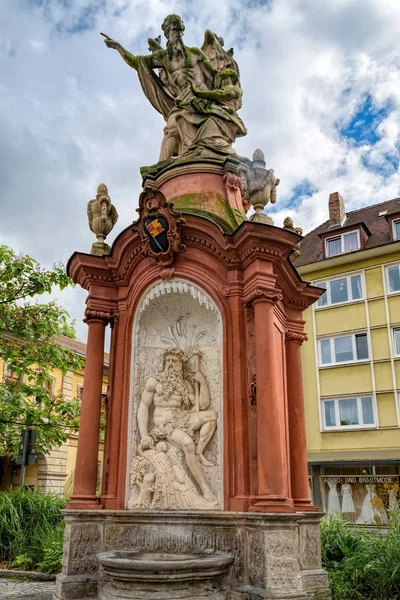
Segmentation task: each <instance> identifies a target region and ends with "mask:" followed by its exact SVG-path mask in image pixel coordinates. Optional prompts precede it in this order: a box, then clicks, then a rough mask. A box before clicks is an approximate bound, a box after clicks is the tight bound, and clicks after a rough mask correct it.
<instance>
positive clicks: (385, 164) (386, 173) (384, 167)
mask: <svg viewBox="0 0 400 600" xmlns="http://www.w3.org/2000/svg"><path fill="white" fill-rule="evenodd" d="M381 159H382V160H380V161H379V162H374V161H373V160H371V159H370V157H369V155H368V154H365V155H363V156H362V157H361V163H362V165H363V167H365V168H366V169H368V171H372V172H373V173H376V174H377V175H380V176H381V177H385V178H386V177H390V176H391V175H393V173H396V171H397V170H398V168H399V156H398V155H397V156H395V155H394V154H391V153H389V152H386V153H385V154H383V155H382V156H381Z"/></svg>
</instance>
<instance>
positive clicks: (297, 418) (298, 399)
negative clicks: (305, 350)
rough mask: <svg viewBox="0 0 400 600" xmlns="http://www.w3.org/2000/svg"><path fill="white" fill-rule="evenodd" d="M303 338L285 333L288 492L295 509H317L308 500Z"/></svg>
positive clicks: (295, 332)
mask: <svg viewBox="0 0 400 600" xmlns="http://www.w3.org/2000/svg"><path fill="white" fill-rule="evenodd" d="M306 340H307V336H306V334H305V333H302V332H298V331H291V330H288V331H287V332H286V381H287V393H288V414H289V448H290V451H289V452H290V474H291V495H292V498H293V501H294V508H295V510H296V511H302V512H304V511H318V509H317V508H315V506H313V504H312V501H311V499H310V492H309V487H308V466H307V448H306V424H305V417H304V394H303V376H302V370H301V344H302V343H303V342H304V341H306Z"/></svg>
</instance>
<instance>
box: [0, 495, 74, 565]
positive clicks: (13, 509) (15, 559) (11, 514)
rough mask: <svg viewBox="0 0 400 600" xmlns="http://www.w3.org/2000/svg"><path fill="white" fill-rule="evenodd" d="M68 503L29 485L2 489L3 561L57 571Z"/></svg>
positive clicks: (0, 542) (0, 533) (0, 528)
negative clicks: (23, 487)
mask: <svg viewBox="0 0 400 600" xmlns="http://www.w3.org/2000/svg"><path fill="white" fill-rule="evenodd" d="M65 503H66V501H65V500H64V499H62V498H59V497H57V496H52V495H50V494H49V495H44V494H41V493H38V492H33V491H31V490H29V489H23V490H18V491H15V492H14V491H2V492H0V561H1V562H6V563H9V564H10V565H11V564H12V565H13V566H14V567H15V566H18V565H19V564H24V565H25V567H26V568H31V569H36V568H40V569H41V570H47V569H50V571H47V572H54V570H55V569H56V565H60V560H59V558H58V559H57V561H56V559H55V556H56V548H57V547H59V546H60V544H61V548H62V536H63V530H64V522H63V518H62V515H61V510H62V509H63V508H64V506H65ZM61 552H62V550H61ZM58 556H59V553H58ZM51 557H53V558H51Z"/></svg>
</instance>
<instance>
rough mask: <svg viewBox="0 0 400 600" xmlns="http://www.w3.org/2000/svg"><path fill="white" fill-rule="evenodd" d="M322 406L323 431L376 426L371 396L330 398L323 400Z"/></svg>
mask: <svg viewBox="0 0 400 600" xmlns="http://www.w3.org/2000/svg"><path fill="white" fill-rule="evenodd" d="M322 405H323V418H324V429H325V430H329V429H343V428H346V429H348V428H354V429H357V428H362V427H374V426H375V425H376V423H375V412H374V405H373V401H372V396H355V397H351V398H332V399H329V400H323V401H322Z"/></svg>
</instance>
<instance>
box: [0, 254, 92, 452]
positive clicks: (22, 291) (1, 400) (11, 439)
mask: <svg viewBox="0 0 400 600" xmlns="http://www.w3.org/2000/svg"><path fill="white" fill-rule="evenodd" d="M69 285H73V284H72V281H71V279H70V278H69V277H68V276H67V274H66V272H65V270H64V268H63V267H62V265H55V266H54V267H53V269H52V270H46V269H42V268H41V267H40V265H39V264H38V263H37V262H36V261H35V260H34V259H33V258H31V257H30V256H27V255H17V254H16V253H15V252H13V250H11V249H10V248H8V247H7V246H0V358H1V359H2V360H3V361H4V363H5V365H7V372H6V370H5V372H4V377H3V380H2V381H0V456H7V457H9V458H15V457H16V455H17V454H18V446H19V442H20V439H21V431H22V430H23V429H24V428H26V427H31V428H34V429H37V431H38V438H37V451H38V452H43V453H48V452H49V451H50V450H51V448H53V447H54V446H57V445H60V444H61V443H62V442H64V441H65V440H66V439H67V435H68V432H69V431H77V429H78V425H79V414H80V403H79V400H77V399H72V400H71V399H66V398H64V397H62V394H61V393H55V392H54V390H53V385H52V384H53V380H52V377H51V375H50V372H51V370H54V369H60V370H61V371H62V373H63V374H65V373H66V371H68V370H70V369H71V370H75V369H78V368H81V367H82V366H83V361H82V359H81V358H80V357H79V356H78V355H77V354H75V353H74V352H73V351H71V350H70V349H68V348H65V347H63V346H61V345H60V344H58V343H57V342H56V339H55V336H58V335H64V334H68V335H69V336H70V337H71V334H73V335H74V328H73V324H71V322H70V321H69V315H68V313H67V312H66V311H65V310H64V309H63V308H61V307H60V306H59V305H58V304H57V303H56V302H54V301H49V302H46V303H40V302H38V299H37V296H40V295H41V294H44V293H50V292H52V290H53V288H54V287H55V286H57V287H59V288H60V289H64V288H66V287H67V286H69Z"/></svg>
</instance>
